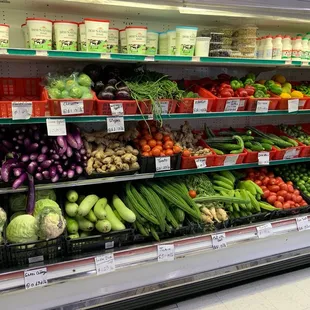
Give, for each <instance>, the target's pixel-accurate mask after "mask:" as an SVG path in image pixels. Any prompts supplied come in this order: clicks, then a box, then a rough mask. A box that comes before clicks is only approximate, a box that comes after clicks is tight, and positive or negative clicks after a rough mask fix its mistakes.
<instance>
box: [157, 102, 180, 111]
mask: <svg viewBox="0 0 310 310" xmlns="http://www.w3.org/2000/svg"><path fill="white" fill-rule="evenodd" d="M159 102H160V103H163V102H168V114H170V113H175V110H176V108H177V102H178V101H177V100H174V99H160V100H159Z"/></svg>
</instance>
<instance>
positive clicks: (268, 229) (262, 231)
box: [256, 223, 273, 238]
mask: <svg viewBox="0 0 310 310" xmlns="http://www.w3.org/2000/svg"><path fill="white" fill-rule="evenodd" d="M256 231H257V236H258V238H267V237H269V236H272V235H273V229H272V226H271V224H270V223H268V224H265V225H263V226H257V227H256Z"/></svg>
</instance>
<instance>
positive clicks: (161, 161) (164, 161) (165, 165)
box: [155, 156, 171, 171]
mask: <svg viewBox="0 0 310 310" xmlns="http://www.w3.org/2000/svg"><path fill="white" fill-rule="evenodd" d="M155 167H156V171H165V170H170V168H171V158H170V157H169V156H166V157H165V156H163V157H156V158H155Z"/></svg>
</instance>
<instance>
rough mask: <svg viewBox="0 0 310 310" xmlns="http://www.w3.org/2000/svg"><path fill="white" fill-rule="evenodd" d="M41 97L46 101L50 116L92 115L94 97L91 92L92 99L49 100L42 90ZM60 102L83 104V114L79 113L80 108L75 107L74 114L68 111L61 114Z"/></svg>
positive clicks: (45, 92) (45, 91)
mask: <svg viewBox="0 0 310 310" xmlns="http://www.w3.org/2000/svg"><path fill="white" fill-rule="evenodd" d="M43 97H44V98H45V99H46V101H47V104H48V108H49V113H50V115H51V116H74V115H75V116H82V115H93V111H94V106H95V102H96V96H95V93H94V92H93V98H92V99H50V98H49V97H48V92H47V90H46V89H44V90H43ZM62 102H81V103H83V110H84V111H83V112H82V113H80V112H81V111H80V110H79V109H80V106H77V108H76V109H77V110H79V111H77V112H76V113H74V111H69V112H68V113H63V111H62V109H61V103H62Z"/></svg>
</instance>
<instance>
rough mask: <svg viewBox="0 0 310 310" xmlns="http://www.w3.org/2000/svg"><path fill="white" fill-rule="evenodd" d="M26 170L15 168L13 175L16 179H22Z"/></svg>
mask: <svg viewBox="0 0 310 310" xmlns="http://www.w3.org/2000/svg"><path fill="white" fill-rule="evenodd" d="M23 172H24V170H23V169H22V168H14V169H13V174H14V176H15V177H17V178H18V177H20V176H21V175H22V174H23Z"/></svg>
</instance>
